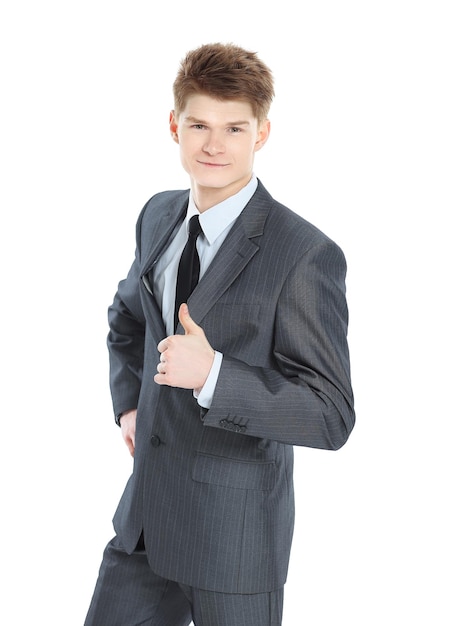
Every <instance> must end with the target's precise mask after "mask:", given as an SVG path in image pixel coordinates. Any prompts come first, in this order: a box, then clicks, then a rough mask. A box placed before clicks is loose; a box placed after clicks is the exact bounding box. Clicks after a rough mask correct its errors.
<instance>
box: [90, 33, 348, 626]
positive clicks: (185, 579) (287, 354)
mask: <svg viewBox="0 0 465 626" xmlns="http://www.w3.org/2000/svg"><path fill="white" fill-rule="evenodd" d="M273 96H274V88H273V79H272V74H271V72H270V70H269V68H268V67H267V66H266V65H265V64H264V63H263V62H262V61H261V60H260V59H259V58H258V57H257V55H256V54H255V53H252V52H249V51H246V50H243V49H242V48H240V47H237V46H234V45H222V44H213V45H204V46H201V47H200V48H198V49H196V50H193V51H191V52H189V53H188V54H187V56H186V57H185V59H184V60H183V62H182V63H181V66H180V68H179V72H178V74H177V77H176V80H175V83H174V110H173V111H172V112H171V115H170V132H171V135H172V137H173V140H174V141H175V142H176V143H177V144H178V145H179V149H180V155H181V162H182V165H183V167H184V169H185V170H186V172H187V173H188V174H189V177H190V181H191V186H190V190H186V191H166V192H163V193H159V194H156V195H155V196H153V197H152V198H151V199H150V200H149V201H148V202H147V204H146V205H145V207H144V208H143V210H142V212H141V214H140V217H139V220H138V223H137V249H136V255H135V259H134V263H133V265H132V267H131V269H130V270H129V273H128V276H127V278H126V279H125V280H123V281H121V283H120V284H119V286H118V291H117V293H116V296H115V299H114V302H113V304H112V305H111V306H110V309H109V324H110V332H109V336H108V347H109V351H110V382H111V392H112V398H113V404H114V411H115V415H116V418H117V422H118V423H119V424H120V426H121V430H122V434H123V438H124V440H125V442H126V444H127V446H128V448H129V450H130V452H131V454H132V455H133V457H134V469H133V473H132V475H131V477H130V479H129V481H128V484H127V487H126V489H125V491H124V493H123V495H122V498H121V501H120V504H119V506H118V509H117V511H116V513H115V517H114V520H113V521H114V527H115V531H116V536H115V537H114V539H112V540H111V541H110V543H109V544H108V545H107V547H106V549H105V552H104V557H103V561H102V566H101V569H100V573H99V577H98V580H97V584H96V589H95V592H94V596H93V599H92V602H91V606H90V608H89V612H88V615H87V619H86V622H85V623H86V626H118V625H120V626H136V625H138V624H153V625H157V626H183V625H187V624H190V623H191V621H193V622H194V624H196V626H278V625H279V624H281V620H282V608H283V586H284V583H285V580H286V575H287V568H288V562H289V554H290V549H291V541H292V533H293V523H294V494H293V478H292V473H293V445H300V446H308V447H314V448H324V449H330V450H336V449H338V448H340V447H341V446H342V445H344V444H345V442H346V441H347V438H348V437H349V434H350V432H351V430H352V428H353V425H354V420H355V415H354V409H353V395H352V389H351V382H350V366H349V351H348V346H347V318H348V316H347V307H346V298H345V272H346V264H345V259H344V255H343V253H342V252H341V250H340V248H339V247H338V246H337V245H336V244H335V243H334V242H333V241H331V240H330V239H329V238H328V237H327V236H325V235H324V234H323V233H322V232H321V231H319V230H318V229H317V228H315V227H314V226H313V225H311V224H310V223H309V222H307V221H306V220H305V219H303V218H302V217H300V216H299V215H297V214H296V213H294V212H292V211H291V210H290V209H288V208H286V207H285V206H283V205H282V204H280V203H278V202H277V201H275V200H274V199H273V198H272V197H271V196H270V195H269V194H268V192H267V191H266V189H265V188H264V186H263V185H262V183H261V182H260V181H259V180H258V179H257V178H256V176H255V175H254V171H253V164H254V156H255V153H256V152H257V151H258V150H260V149H261V148H262V147H263V146H264V145H265V143H266V141H267V139H268V136H269V132H270V123H269V121H268V111H269V108H270V104H271V101H272V98H273ZM194 216H197V217H194ZM191 218H194V222H195V221H196V220H197V223H199V224H200V229H199V228H197V231H196V233H198V232H199V233H200V234H197V235H196V234H194V235H192V237H193V238H190V236H188V229H189V226H188V224H189V222H190V220H191ZM196 236H197V239H195V237H196ZM188 239H189V242H190V243H188V244H187V247H189V245H190V247H191V252H190V254H191V265H192V263H193V265H194V274H196V276H195V277H194V278H193V279H192V280H193V284H192V285H191V286H190V287H188V291H187V292H184V293H183V294H180V295H179V294H177V285H178V286H180V285H181V284H184V275H183V276H181V275H180V274H179V275H178V271H179V272H181V271H183V270H182V269H179V268H178V266H181V268H182V267H183V266H184V260H180V259H181V256H182V258H183V259H184V254H183V249H184V246H185V245H186V242H188ZM196 254H198V260H196V258H195V257H196ZM192 259H194V261H192ZM189 271H190V270H189ZM189 280H191V279H190V278H189ZM197 281H198V282H197ZM192 289H193V290H192ZM191 290H192V292H191V295H189V292H190V291H191ZM186 300H188V301H187V303H186ZM304 621H305V620H304Z"/></svg>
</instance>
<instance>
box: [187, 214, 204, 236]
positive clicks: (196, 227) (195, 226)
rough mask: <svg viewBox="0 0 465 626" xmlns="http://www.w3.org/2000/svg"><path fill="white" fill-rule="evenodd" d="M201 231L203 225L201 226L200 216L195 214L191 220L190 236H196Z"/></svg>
mask: <svg viewBox="0 0 465 626" xmlns="http://www.w3.org/2000/svg"><path fill="white" fill-rule="evenodd" d="M201 232H202V227H201V226H200V221H199V216H198V215H193V216H192V217H191V218H190V220H189V238H191V237H194V238H196V237H198V236H199V235H200V233H201Z"/></svg>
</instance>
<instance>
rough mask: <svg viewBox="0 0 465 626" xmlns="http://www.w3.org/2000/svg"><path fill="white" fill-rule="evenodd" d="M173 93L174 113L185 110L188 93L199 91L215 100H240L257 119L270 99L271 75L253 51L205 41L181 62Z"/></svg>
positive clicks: (263, 112) (261, 116) (264, 117)
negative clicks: (249, 108) (248, 106)
mask: <svg viewBox="0 0 465 626" xmlns="http://www.w3.org/2000/svg"><path fill="white" fill-rule="evenodd" d="M173 93H174V107H175V111H176V113H181V112H182V111H183V110H184V109H185V107H186V103H187V99H188V98H189V96H191V95H193V94H197V93H202V94H206V95H208V96H211V97H213V98H216V99H218V100H244V101H246V102H248V103H249V104H250V105H251V106H252V111H253V113H254V115H255V117H256V118H257V119H258V121H259V122H261V121H263V120H265V119H266V118H267V116H268V111H269V109H270V106H271V101H272V100H273V96H274V87H273V76H272V73H271V70H270V69H269V68H268V67H267V66H266V65H265V64H264V63H263V62H262V61H261V60H260V59H259V58H258V57H257V54H256V53H255V52H249V51H247V50H244V49H243V48H240V47H239V46H235V45H233V44H220V43H214V44H206V45H203V46H200V47H199V48H197V49H196V50H191V51H190V52H188V53H187V55H186V56H185V58H184V60H183V61H181V65H180V67H179V70H178V73H177V76H176V80H175V81H174V84H173Z"/></svg>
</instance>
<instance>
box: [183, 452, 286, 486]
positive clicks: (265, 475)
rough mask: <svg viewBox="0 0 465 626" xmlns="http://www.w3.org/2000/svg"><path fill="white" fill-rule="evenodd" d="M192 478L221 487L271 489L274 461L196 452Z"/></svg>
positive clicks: (274, 470)
mask: <svg viewBox="0 0 465 626" xmlns="http://www.w3.org/2000/svg"><path fill="white" fill-rule="evenodd" d="M192 478H193V479H194V480H195V481H196V482H200V483H208V484H210V485H219V486H222V487H233V488H235V489H252V490H257V491H271V489H273V487H274V485H275V482H276V464H275V462H274V461H241V460H236V459H230V458H226V457H220V456H214V455H210V454H204V453H201V452H197V453H196V457H195V460H194V466H193V470H192Z"/></svg>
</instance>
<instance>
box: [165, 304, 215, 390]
mask: <svg viewBox="0 0 465 626" xmlns="http://www.w3.org/2000/svg"><path fill="white" fill-rule="evenodd" d="M179 321H180V322H181V324H182V326H183V328H184V332H185V335H171V336H170V337H166V338H165V339H163V340H162V341H160V343H159V344H158V346H157V347H158V350H159V352H160V363H159V364H158V366H157V371H158V374H156V375H155V376H154V381H155V382H156V383H158V384H159V385H169V386H170V387H181V388H183V389H195V390H196V391H200V390H201V389H202V387H203V386H204V384H205V381H206V380H207V377H208V374H209V372H210V369H211V367H212V365H213V361H214V359H215V351H214V350H213V348H212V347H211V345H210V344H209V343H208V340H207V338H206V336H205V333H204V332H203V329H202V328H201V327H200V326H197V324H196V323H195V322H194V320H193V319H192V318H191V316H190V315H189V309H188V308H187V304H181V306H180V307H179Z"/></svg>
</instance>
